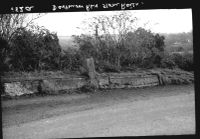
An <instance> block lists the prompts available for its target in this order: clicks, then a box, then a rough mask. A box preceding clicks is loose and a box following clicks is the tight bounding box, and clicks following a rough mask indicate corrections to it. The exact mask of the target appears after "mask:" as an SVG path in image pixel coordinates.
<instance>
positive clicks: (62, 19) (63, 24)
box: [35, 9, 192, 36]
mask: <svg viewBox="0 0 200 139" xmlns="http://www.w3.org/2000/svg"><path fill="white" fill-rule="evenodd" d="M117 12H121V11H98V12H55V13H47V14H46V15H44V16H42V17H41V18H39V19H37V20H35V23H36V24H38V25H39V26H44V27H45V28H47V29H49V30H50V31H52V32H57V35H58V36H71V35H78V34H81V33H85V30H80V29H77V27H81V26H82V24H83V21H84V20H86V21H87V19H89V18H91V17H93V16H97V15H108V16H109V15H112V14H116V13H117ZM129 12H130V13H131V14H133V15H134V16H135V17H137V18H138V19H139V20H138V24H139V25H144V23H147V22H149V24H148V25H147V26H146V29H150V30H151V31H152V32H154V33H181V32H189V31H192V10H191V9H153V10H129Z"/></svg>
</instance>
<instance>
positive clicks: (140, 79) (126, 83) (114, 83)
mask: <svg viewBox="0 0 200 139" xmlns="http://www.w3.org/2000/svg"><path fill="white" fill-rule="evenodd" d="M98 83H99V88H105V89H106V88H110V89H112V88H135V87H146V86H155V85H159V80H158V77H157V76H156V75H144V76H140V75H135V74H130V73H118V74H107V75H99V76H98Z"/></svg>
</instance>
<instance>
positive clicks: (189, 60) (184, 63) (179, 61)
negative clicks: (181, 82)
mask: <svg viewBox="0 0 200 139" xmlns="http://www.w3.org/2000/svg"><path fill="white" fill-rule="evenodd" d="M173 58H174V62H175V64H176V65H177V66H178V67H179V68H180V69H183V70H186V71H192V70H194V67H193V54H190V53H184V54H182V55H181V54H174V55H173Z"/></svg>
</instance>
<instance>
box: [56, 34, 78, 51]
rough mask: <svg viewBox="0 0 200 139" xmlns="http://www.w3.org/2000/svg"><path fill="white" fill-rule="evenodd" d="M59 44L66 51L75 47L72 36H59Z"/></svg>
mask: <svg viewBox="0 0 200 139" xmlns="http://www.w3.org/2000/svg"><path fill="white" fill-rule="evenodd" d="M58 38H59V43H60V45H61V47H62V49H64V50H66V49H67V48H69V47H75V45H76V43H74V39H73V37H72V36H58Z"/></svg>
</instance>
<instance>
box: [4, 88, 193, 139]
mask: <svg viewBox="0 0 200 139" xmlns="http://www.w3.org/2000/svg"><path fill="white" fill-rule="evenodd" d="M159 89H160V90H159ZM170 89H171V90H170ZM148 90H149V91H151V93H150V94H148ZM161 90H162V92H159V95H155V94H158V91H161ZM167 90H169V91H167ZM173 90H174V91H173ZM183 90H184V91H183ZM120 91H121V92H120V93H126V90H120ZM130 92H131V90H129V93H130ZM133 92H134V91H132V93H133ZM142 92H146V93H143V97H138V96H137V95H136V96H135V97H133V96H131V95H130V97H129V98H125V99H122V98H119V99H117V101H115V103H114V101H113V102H112V101H105V102H104V105H101V104H102V103H91V104H90V106H92V108H91V107H89V108H88V109H84V110H80V111H75V112H69V111H68V113H63V114H60V115H56V116H52V117H50V118H44V119H40V120H35V121H30V122H25V123H21V124H14V125H10V126H5V127H3V138H4V139H11V138H12V139H14V138H16V139H17V138H19V139H23V138H24V139H25V138H26V139H27V138H77V137H115V136H149V135H184V134H195V102H194V89H193V86H192V87H191V86H189V87H188V86H182V87H181V88H180V86H177V87H176V86H175V87H174V86H173V87H172V88H170V87H168V88H165V89H162V88H158V89H156V88H154V89H149V88H146V89H144V90H143V91H142ZM153 92H155V93H153ZM111 94H112V93H111ZM136 94H137V93H136ZM153 94H154V95H153ZM142 98H145V99H142ZM87 99H90V98H87ZM102 99H103V97H102ZM105 99H106V98H105ZM115 99H116V98H115ZM109 102H112V103H109ZM88 105H89V104H88ZM88 105H87V106H88ZM100 105H101V106H100ZM77 107H78V106H77ZM62 110H63V109H62ZM57 112H59V110H58V111H57ZM13 120H14V119H13Z"/></svg>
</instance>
